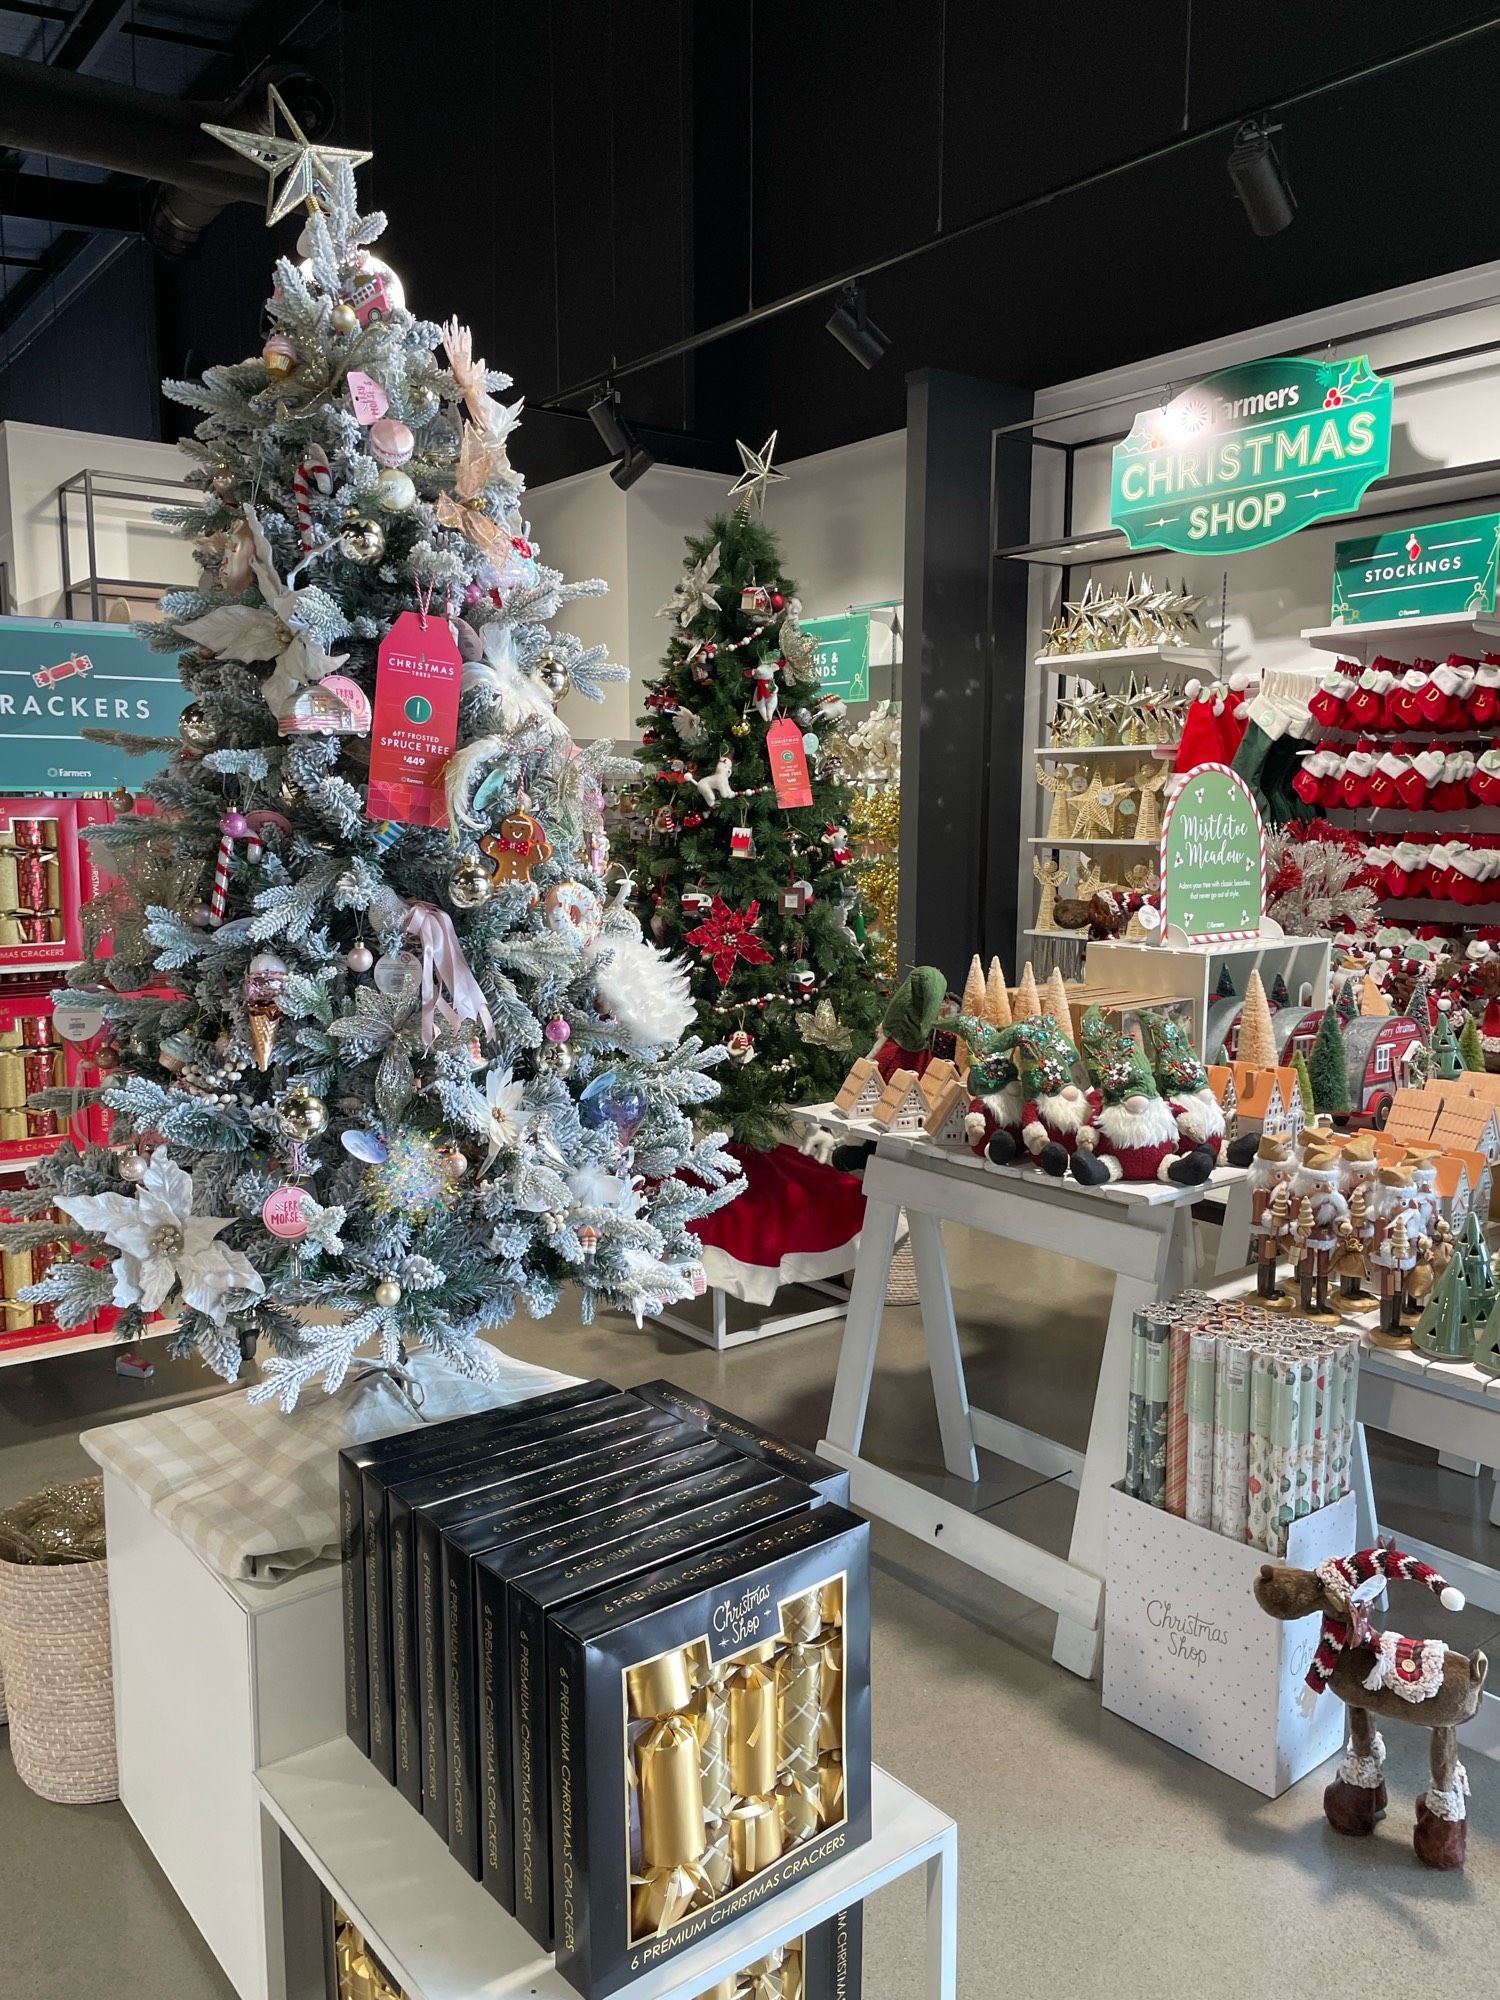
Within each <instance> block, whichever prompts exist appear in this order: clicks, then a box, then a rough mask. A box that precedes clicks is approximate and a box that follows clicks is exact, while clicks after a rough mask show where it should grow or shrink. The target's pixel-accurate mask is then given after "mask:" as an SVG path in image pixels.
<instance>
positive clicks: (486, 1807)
mask: <svg viewBox="0 0 1500 2000" xmlns="http://www.w3.org/2000/svg"><path fill="white" fill-rule="evenodd" d="M812 1504H814V1500H812V1494H810V1490H808V1488H806V1486H800V1484H798V1482H794V1480H780V1478H778V1476H776V1474H774V1472H772V1470H770V1466H762V1464H758V1462H756V1460H754V1458H742V1456H740V1454H738V1452H732V1456H730V1462H728V1464H724V1466H716V1468H714V1470H710V1472H698V1474H694V1476H692V1478H690V1480H686V1482H680V1484H676V1486H672V1488H668V1490H664V1492H658V1494H650V1496H644V1498H640V1500H632V1502H628V1504H624V1506H620V1508H612V1510H610V1512H608V1514H598V1516H594V1518H592V1520H590V1522H586V1524H582V1532H574V1534H566V1536H564V1534H558V1536H548V1538H540V1540H538V1542H530V1544H510V1546H508V1548H494V1550H490V1552H488V1554H486V1556H480V1558H478V1560H476V1564H474V1612H476V1620H478V1716H480V1732H478V1786H480V1878H482V1882H484V1886H486V1888H488V1890H490V1894H492V1896H494V1898H496V1900H498V1902H500V1904H504V1908H506V1910H514V1912H516V1914H518V1916H520V1920H522V1922H524V1924H526V1926H528V1930H530V1932H532V1936H536V1938H538V1940H540V1942H542V1944H550V1942H552V1932H550V1886H548V1884H550V1846H548V1834H546V1830H548V1820H550V1792H548V1770H550V1752H548V1734H546V1678H544V1674H546V1606H548V1604H564V1602H572V1600H574V1598H580V1596H584V1594H588V1592H590V1590H598V1588H600V1586H602V1584H606V1582H622V1580H624V1578H626V1576H638V1574H640V1572H642V1570H648V1568H654V1566H656V1568H660V1564H662V1562H674V1560H678V1558H680V1556H684V1554H688V1550H694V1548H702V1546H706V1544H710V1542H716V1540H724V1538H726V1536H736V1534H744V1532H746V1528H748V1526H750V1524H752V1522H760V1520H772V1518H776V1516H778V1514H782V1512H786V1510H788V1508H806V1506H812Z"/></svg>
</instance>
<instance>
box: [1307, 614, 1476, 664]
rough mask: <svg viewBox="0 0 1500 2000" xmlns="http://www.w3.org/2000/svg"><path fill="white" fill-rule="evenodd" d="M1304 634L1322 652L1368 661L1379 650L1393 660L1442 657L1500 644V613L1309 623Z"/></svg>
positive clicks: (1310, 644) (1311, 644)
mask: <svg viewBox="0 0 1500 2000" xmlns="http://www.w3.org/2000/svg"><path fill="white" fill-rule="evenodd" d="M1302 637H1303V638H1304V639H1305V640H1306V642H1307V644H1308V645H1309V646H1315V647H1316V648H1317V649H1318V651H1319V652H1320V653H1338V654H1340V655H1341V656H1342V657H1343V658H1344V659H1346V660H1360V661H1366V662H1367V661H1368V660H1370V659H1371V658H1372V657H1373V656H1374V655H1375V654H1376V653H1382V652H1385V653H1388V654H1389V656H1390V657H1391V658H1392V659H1401V660H1410V659H1417V658H1420V659H1424V660H1428V659H1441V658H1443V657H1445V656H1446V655H1447V654H1449V653H1462V652H1469V653H1476V652H1485V651H1487V650H1489V649H1491V648H1495V647H1500V616H1496V615H1494V614H1493V613H1486V612H1478V613H1474V614H1471V615H1470V616H1468V617H1465V618H1455V617H1453V616H1452V615H1451V614H1439V615H1438V616H1436V617H1428V618H1386V619H1381V620H1378V621H1373V620H1372V622H1371V623H1370V624H1368V625H1310V626H1308V627H1307V628H1306V630H1305V631H1304V632H1303V634H1302Z"/></svg>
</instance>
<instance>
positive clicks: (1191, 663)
mask: <svg viewBox="0 0 1500 2000" xmlns="http://www.w3.org/2000/svg"><path fill="white" fill-rule="evenodd" d="M1035 664H1036V665H1037V666H1039V667H1041V668H1043V669H1044V670H1045V671H1046V672H1047V673H1049V674H1071V675H1073V676H1075V677H1076V678H1077V679H1078V680H1081V681H1091V680H1096V679H1097V678H1098V676H1099V674H1118V673H1126V674H1131V673H1139V672H1140V671H1141V669H1142V668H1143V667H1180V668H1181V669H1182V671H1183V672H1184V673H1186V674H1207V675H1208V677H1209V678H1210V679H1212V678H1213V677H1214V675H1215V674H1216V673H1217V671H1218V666H1219V655H1218V653H1217V652H1215V651H1213V650H1212V649H1210V648H1209V647H1207V646H1114V647H1110V648H1108V649H1105V650H1102V651H1100V652H1097V653H1038V654H1037V655H1036V661H1035ZM1096 670H1097V671H1096Z"/></svg>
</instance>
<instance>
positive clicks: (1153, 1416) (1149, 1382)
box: [1141, 1312, 1172, 1507]
mask: <svg viewBox="0 0 1500 2000" xmlns="http://www.w3.org/2000/svg"><path fill="white" fill-rule="evenodd" d="M1171 1332H1172V1329H1171V1326H1170V1324H1169V1322H1168V1321H1167V1320H1165V1319H1163V1318H1161V1317H1160V1316H1159V1315H1158V1314H1156V1313H1154V1312H1153V1313H1149V1314H1148V1315H1147V1318H1146V1400H1145V1403H1144V1405H1143V1406H1142V1409H1141V1498H1142V1499H1143V1500H1144V1501H1145V1502H1146V1503H1147V1505H1148V1506H1151V1507H1160V1506H1161V1505H1162V1504H1163V1502H1164V1501H1165V1499H1166V1492H1167V1383H1168V1360H1167V1344H1168V1341H1169V1339H1170V1337H1171Z"/></svg>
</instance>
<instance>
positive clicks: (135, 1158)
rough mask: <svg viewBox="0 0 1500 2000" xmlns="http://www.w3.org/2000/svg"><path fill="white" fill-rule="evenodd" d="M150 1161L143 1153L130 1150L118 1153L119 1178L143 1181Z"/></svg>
mask: <svg viewBox="0 0 1500 2000" xmlns="http://www.w3.org/2000/svg"><path fill="white" fill-rule="evenodd" d="M150 1164H151V1162H150V1161H149V1160H148V1159H147V1158H146V1155H145V1154H144V1153H137V1152H135V1151H131V1152H128V1153H122V1154H121V1155H120V1179H121V1180H122V1181H143V1180H144V1179H145V1178H146V1170H147V1168H148V1167H149V1166H150Z"/></svg>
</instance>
